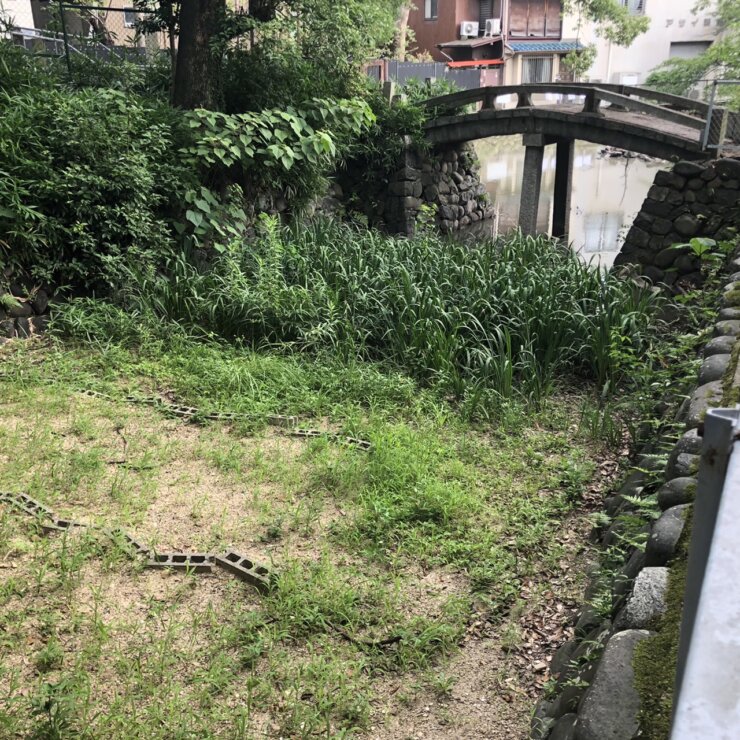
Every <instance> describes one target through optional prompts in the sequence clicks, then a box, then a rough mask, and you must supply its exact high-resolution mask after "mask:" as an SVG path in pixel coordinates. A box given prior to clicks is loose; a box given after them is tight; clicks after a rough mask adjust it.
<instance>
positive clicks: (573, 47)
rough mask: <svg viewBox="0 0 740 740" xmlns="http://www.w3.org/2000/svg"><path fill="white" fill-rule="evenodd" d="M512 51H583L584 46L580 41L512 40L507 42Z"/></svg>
mask: <svg viewBox="0 0 740 740" xmlns="http://www.w3.org/2000/svg"><path fill="white" fill-rule="evenodd" d="M506 45H507V46H508V47H509V48H510V49H511V50H512V51H514V52H517V53H522V52H525V51H540V52H541V51H549V52H555V53H559V52H562V53H567V52H569V51H581V50H582V49H583V48H584V46H583V44H581V43H580V42H579V41H511V40H509V42H508V43H507V44H506Z"/></svg>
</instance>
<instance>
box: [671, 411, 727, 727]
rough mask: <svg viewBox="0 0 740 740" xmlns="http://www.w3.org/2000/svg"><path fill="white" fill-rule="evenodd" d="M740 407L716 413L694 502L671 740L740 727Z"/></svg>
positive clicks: (707, 431) (709, 420)
mask: <svg viewBox="0 0 740 740" xmlns="http://www.w3.org/2000/svg"><path fill="white" fill-rule="evenodd" d="M738 573H740V406H738V407H736V408H735V409H711V410H709V411H708V413H707V416H706V419H705V424H704V441H703V446H702V456H701V464H700V467H699V480H698V484H697V496H696V500H695V502H694V513H693V525H692V530H691V544H690V547H689V561H688V571H687V577H686V591H685V596H684V607H683V614H682V620H681V637H680V641H679V646H678V661H677V670H676V690H675V697H676V699H675V701H674V710H673V727H672V730H671V740H697V738H718V739H719V738H730V737H736V736H737V731H738V727H740V703H738V696H740V584H739V583H738Z"/></svg>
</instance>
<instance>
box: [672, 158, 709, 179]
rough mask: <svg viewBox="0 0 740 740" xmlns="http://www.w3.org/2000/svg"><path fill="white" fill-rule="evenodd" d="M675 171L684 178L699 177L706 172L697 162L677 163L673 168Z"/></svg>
mask: <svg viewBox="0 0 740 740" xmlns="http://www.w3.org/2000/svg"><path fill="white" fill-rule="evenodd" d="M673 171H674V172H675V173H676V174H677V175H681V176H682V177H699V175H701V173H702V172H704V167H702V166H701V165H700V164H697V163H696V162H687V161H685V160H684V161H681V162H677V163H676V164H675V165H674V167H673Z"/></svg>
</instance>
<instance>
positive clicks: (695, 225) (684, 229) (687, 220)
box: [673, 213, 701, 237]
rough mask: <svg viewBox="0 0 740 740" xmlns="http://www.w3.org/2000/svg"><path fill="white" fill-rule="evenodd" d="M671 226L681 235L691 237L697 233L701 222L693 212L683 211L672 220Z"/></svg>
mask: <svg viewBox="0 0 740 740" xmlns="http://www.w3.org/2000/svg"><path fill="white" fill-rule="evenodd" d="M673 226H674V228H675V229H676V231H677V232H678V233H679V234H680V235H681V236H686V237H691V236H696V235H697V234H698V233H699V229H700V226H701V224H700V223H699V219H698V218H697V217H696V216H694V215H693V214H691V213H684V214H682V215H680V216H679V217H678V218H677V219H676V220H675V221H674V222H673Z"/></svg>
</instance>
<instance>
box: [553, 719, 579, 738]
mask: <svg viewBox="0 0 740 740" xmlns="http://www.w3.org/2000/svg"><path fill="white" fill-rule="evenodd" d="M577 719H578V716H577V715H576V714H573V713H571V714H564V715H563V716H562V717H561V718H560V719H559V720H558V721H557V722H556V723H555V725H554V726H553V728H552V730H551V732H550V737H549V738H548V740H574V738H575V736H576V729H575V728H576V720H577Z"/></svg>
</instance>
